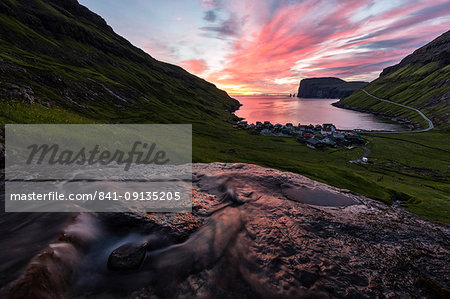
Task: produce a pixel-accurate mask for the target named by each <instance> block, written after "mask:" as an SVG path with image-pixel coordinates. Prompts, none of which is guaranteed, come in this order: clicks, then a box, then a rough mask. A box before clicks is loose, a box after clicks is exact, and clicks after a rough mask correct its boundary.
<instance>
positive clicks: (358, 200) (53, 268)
mask: <svg viewBox="0 0 450 299" xmlns="http://www.w3.org/2000/svg"><path fill="white" fill-rule="evenodd" d="M193 171H194V174H193V185H194V188H193V213H192V214H191V213H180V214H162V213H159V214H142V215H137V214H86V213H85V214H80V215H78V216H76V218H75V219H74V220H73V222H72V223H71V224H69V225H68V226H67V227H66V228H65V229H64V231H63V232H62V233H61V234H60V236H59V238H58V239H57V240H56V241H55V242H53V243H52V244H51V245H49V247H48V248H47V249H45V250H44V251H43V252H41V253H40V254H39V255H37V256H36V257H34V259H33V260H32V262H31V263H30V264H29V266H28V267H27V269H25V270H24V273H23V274H22V275H21V277H19V278H18V279H17V280H16V281H15V282H13V283H12V284H11V285H10V286H8V288H7V290H6V292H5V294H6V296H7V297H11V298H14V297H26V296H30V295H32V297H35V298H39V297H40V298H48V297H55V298H56V297H58V298H60V297H81V298H85V297H95V298H97V297H100V298H111V297H128V298H157V297H192V296H195V297H202V298H203V297H224V298H236V297H237V298H246V297H250V298H252V297H258V298H261V297H262V298H274V297H279V298H283V297H286V298H288V297H295V298H299V297H309V298H342V297H345V298H380V297H381V298H383V297H387V298H411V297H413V298H419V297H420V298H424V297H429V298H433V297H437V298H444V297H446V296H447V298H448V296H449V294H450V293H449V291H448V288H449V283H450V275H449V273H450V254H449V253H450V229H449V228H448V227H447V226H443V225H439V224H434V223H431V222H429V221H426V220H423V219H421V218H419V217H418V216H416V215H413V214H411V213H409V212H406V211H404V210H402V209H399V208H392V207H390V206H387V205H385V204H383V203H380V202H377V201H374V200H371V199H368V198H365V197H362V196H359V195H356V194H353V193H351V192H349V191H345V190H340V189H337V188H334V187H330V186H328V185H325V184H322V183H319V182H316V181H313V180H310V179H308V178H305V177H303V176H301V175H297V174H293V173H287V172H281V171H277V170H274V169H267V168H262V167H259V166H255V165H248V164H224V163H211V164H195V165H194V167H193ZM111 253H112V254H111Z"/></svg>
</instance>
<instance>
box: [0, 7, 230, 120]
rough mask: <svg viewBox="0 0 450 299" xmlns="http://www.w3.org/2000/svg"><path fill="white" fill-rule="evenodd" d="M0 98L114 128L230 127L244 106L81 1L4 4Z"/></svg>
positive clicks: (0, 12) (0, 14) (0, 36)
mask: <svg viewBox="0 0 450 299" xmlns="http://www.w3.org/2000/svg"><path fill="white" fill-rule="evenodd" d="M0 97H1V98H3V99H20V100H22V101H27V102H37V103H41V104H44V105H46V106H52V107H53V106H55V107H60V108H65V109H68V110H71V111H75V112H77V113H80V114H82V115H84V116H88V117H91V118H95V119H103V120H105V121H110V122H116V123H120V122H124V121H125V120H126V121H132V120H133V119H136V120H139V121H142V120H143V119H145V120H146V122H183V121H189V120H193V119H199V118H203V119H204V120H205V121H208V120H210V121H215V120H217V119H220V120H226V119H228V115H229V114H228V113H226V111H225V110H231V109H233V107H235V106H236V105H237V104H238V102H237V101H235V100H233V99H231V98H230V97H229V96H228V95H227V94H226V93H225V92H224V91H221V90H219V89H217V88H216V87H215V86H214V85H213V84H211V83H209V82H207V81H205V80H203V79H200V78H198V77H196V76H194V75H192V74H190V73H188V72H186V71H185V70H183V69H182V68H180V67H178V66H175V65H171V64H167V63H162V62H160V61H157V60H155V59H153V58H152V57H151V56H149V55H148V54H146V53H144V52H143V51H142V50H140V49H138V48H136V47H134V46H133V45H131V44H130V43H129V42H128V41H127V40H125V39H124V38H122V37H120V36H119V35H117V34H115V33H114V31H113V30H112V29H111V28H110V27H109V26H108V25H107V24H106V22H105V21H104V20H103V19H102V18H100V17H99V16H97V15H96V14H94V13H92V12H90V11H89V10H88V9H87V8H85V7H83V6H81V5H79V4H78V2H77V1H75V0H63V1H56V0H47V1H41V0H4V1H1V2H0Z"/></svg>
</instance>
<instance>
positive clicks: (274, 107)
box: [234, 95, 404, 131]
mask: <svg viewBox="0 0 450 299" xmlns="http://www.w3.org/2000/svg"><path fill="white" fill-rule="evenodd" d="M234 98H236V99H237V100H239V102H240V103H241V104H242V106H241V107H240V108H239V110H238V111H236V115H237V116H239V117H242V118H245V120H246V121H248V123H255V122H257V121H261V122H264V121H270V122H271V123H272V124H276V123H280V124H286V123H293V124H294V125H297V124H298V123H301V124H305V125H309V124H313V125H316V124H323V123H332V124H334V125H335V126H336V127H337V128H338V129H343V130H352V129H364V130H387V131H391V130H392V131H396V130H401V129H404V128H403V127H402V126H401V125H399V124H397V123H395V122H392V121H389V120H385V119H382V118H380V117H376V116H375V115H372V114H369V113H363V112H358V111H353V110H348V109H342V108H338V107H334V106H332V105H331V104H332V103H334V102H337V101H338V100H337V99H303V98H297V97H292V98H291V97H288V96H285V95H270V96H269V95H267V96H260V95H252V96H234Z"/></svg>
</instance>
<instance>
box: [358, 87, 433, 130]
mask: <svg viewBox="0 0 450 299" xmlns="http://www.w3.org/2000/svg"><path fill="white" fill-rule="evenodd" d="M362 91H364V93H365V94H366V95H368V96H369V97H372V98H374V99H377V100H379V101H382V102H387V103H391V104H394V105H397V106H400V107H403V108H407V109H411V110H414V111H416V112H417V113H419V115H420V116H422V117H423V118H424V119H425V120H426V121H427V122H428V128H426V129H421V130H413V131H372V132H369V131H367V132H364V133H397V134H398V133H420V132H427V131H430V130H431V129H433V128H434V125H433V122H432V121H431V120H430V119H429V118H428V117H426V116H425V114H423V113H422V111H420V110H418V109H416V108H413V107H410V106H406V105H403V104H399V103H396V102H393V101H390V100H386V99H381V98H379V97H377V96H374V95H373V94H370V93H369V92H367V91H366V90H365V89H364V88H363V89H362Z"/></svg>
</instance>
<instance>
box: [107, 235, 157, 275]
mask: <svg viewBox="0 0 450 299" xmlns="http://www.w3.org/2000/svg"><path fill="white" fill-rule="evenodd" d="M147 246H148V243H147V242H142V243H127V244H125V245H122V246H120V247H119V248H117V249H114V251H113V252H111V255H110V256H109V259H108V266H109V267H110V268H111V269H137V268H139V266H140V265H141V264H142V262H143V261H144V259H145V254H146V251H147Z"/></svg>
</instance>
